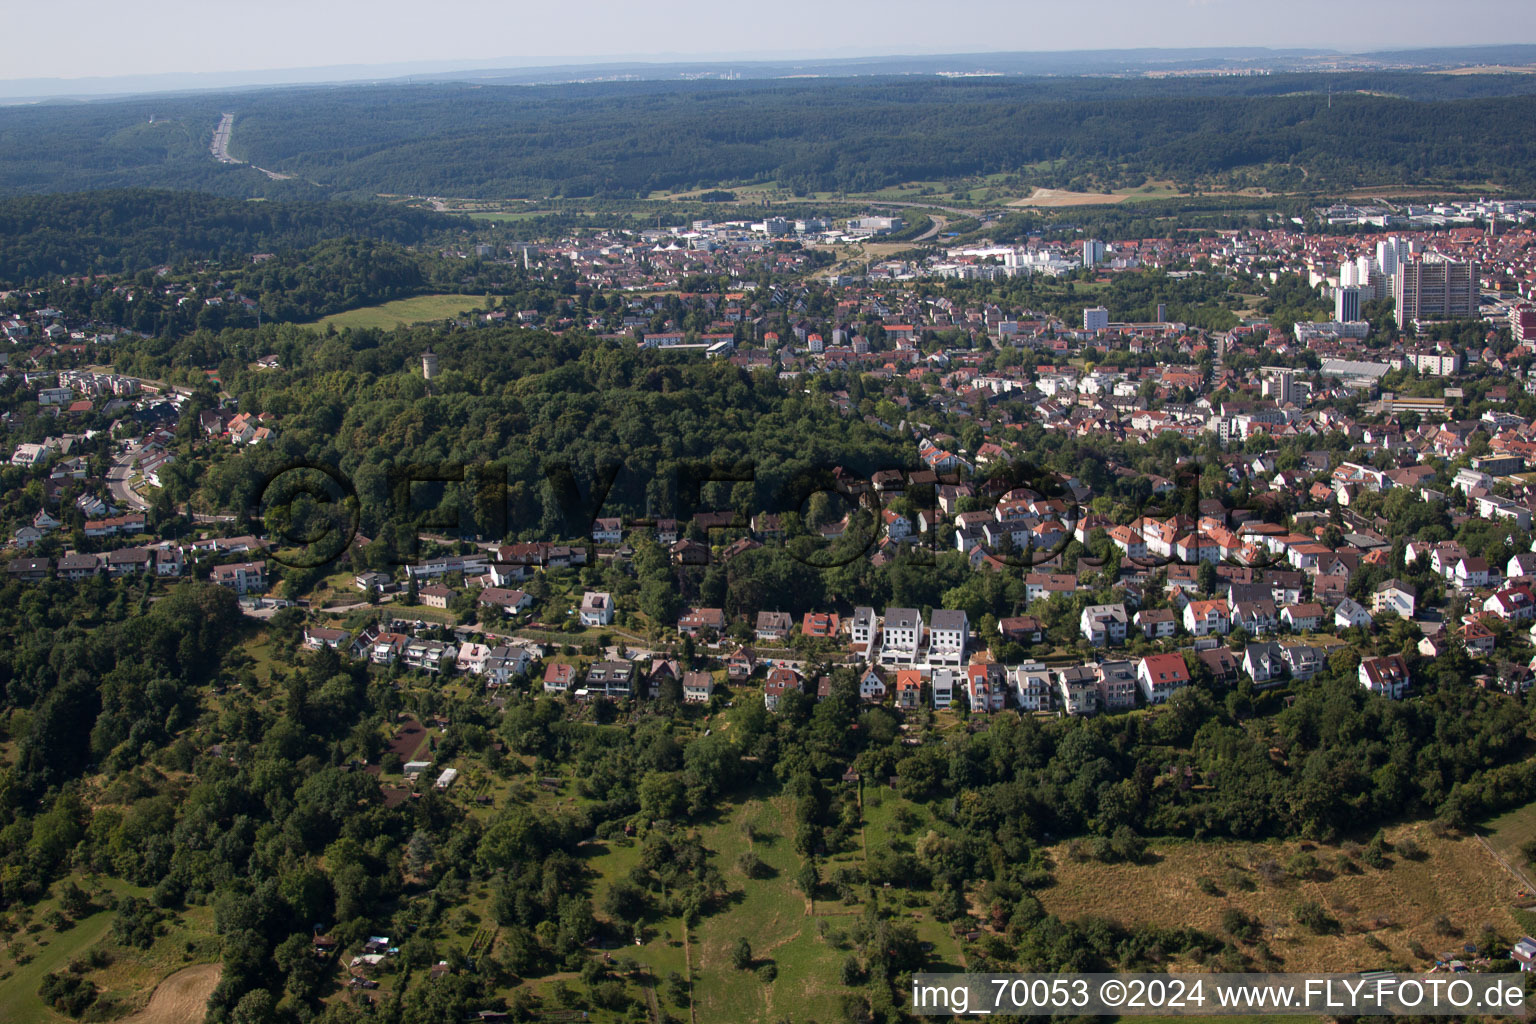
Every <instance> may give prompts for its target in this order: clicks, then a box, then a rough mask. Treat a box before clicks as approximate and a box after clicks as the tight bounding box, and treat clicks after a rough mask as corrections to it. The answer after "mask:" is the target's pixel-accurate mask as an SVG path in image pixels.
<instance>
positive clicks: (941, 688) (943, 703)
mask: <svg viewBox="0 0 1536 1024" xmlns="http://www.w3.org/2000/svg"><path fill="white" fill-rule="evenodd" d="M962 678H963V677H962V676H961V675H960V673H958V672H956V671H954V670H953V669H948V668H941V669H937V670H935V671H934V673H933V678H932V679H930V680H929V686H928V688H929V691H930V692H931V693H932V695H933V706H934V708H935V709H938V708H947V707H949V706H950V705H951V704H953V703H954V702H955V686H956V684H957V683H958V682H960V681H961V679H962Z"/></svg>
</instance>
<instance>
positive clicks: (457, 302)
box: [316, 295, 484, 330]
mask: <svg viewBox="0 0 1536 1024" xmlns="http://www.w3.org/2000/svg"><path fill="white" fill-rule="evenodd" d="M483 301H484V300H483V299H481V298H478V297H476V296H474V295H417V296H415V297H413V298H409V299H396V300H395V301H394V302H386V303H383V304H382V305H378V306H364V307H362V308H361V309H349V310H347V311H346V312H345V313H333V314H331V315H330V316H327V317H322V318H321V319H320V320H318V321H316V325H317V326H319V327H335V328H337V329H338V330H339V329H341V328H343V327H356V328H367V327H375V328H378V329H380V330H389V329H391V328H394V327H399V326H402V325H409V324H419V323H422V322H423V321H427V320H445V319H447V318H448V317H453V316H458V315H459V314H461V313H464V312H466V311H468V310H471V309H474V308H475V307H476V306H479V305H481V304H482V302H483Z"/></svg>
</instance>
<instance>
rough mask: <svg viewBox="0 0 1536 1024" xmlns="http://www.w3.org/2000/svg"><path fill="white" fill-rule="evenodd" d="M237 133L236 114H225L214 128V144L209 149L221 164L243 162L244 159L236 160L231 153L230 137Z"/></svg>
mask: <svg viewBox="0 0 1536 1024" xmlns="http://www.w3.org/2000/svg"><path fill="white" fill-rule="evenodd" d="M234 133H235V115H234V114H225V115H224V116H223V118H221V119H220V120H219V126H218V127H217V128H215V129H214V130H213V144H212V145H211V146H209V147H208V148H209V150H210V151H211V152H212V153H213V158H214V159H215V160H217V161H218V162H219V163H221V164H243V163H245V161H244V160H236V159H235V158H234V157H232V156H230V155H229V137H230V136H231V135H233V134H234Z"/></svg>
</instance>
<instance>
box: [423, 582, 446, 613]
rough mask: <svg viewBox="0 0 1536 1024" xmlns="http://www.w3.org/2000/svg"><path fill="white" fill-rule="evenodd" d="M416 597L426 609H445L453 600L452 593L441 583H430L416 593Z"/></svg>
mask: <svg viewBox="0 0 1536 1024" xmlns="http://www.w3.org/2000/svg"><path fill="white" fill-rule="evenodd" d="M416 596H417V597H418V598H419V599H420V600H421V603H422V604H424V605H426V606H427V607H428V608H447V607H448V602H449V601H452V600H453V591H451V590H449V589H448V588H447V587H445V586H443V585H442V584H441V583H432V584H429V585H428V586H425V587H422V588H421V589H419V590H417V591H416Z"/></svg>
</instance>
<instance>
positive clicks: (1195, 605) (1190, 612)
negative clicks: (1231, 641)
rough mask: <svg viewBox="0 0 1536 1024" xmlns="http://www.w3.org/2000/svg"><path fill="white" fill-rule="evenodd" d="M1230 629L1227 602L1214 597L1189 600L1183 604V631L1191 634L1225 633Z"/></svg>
mask: <svg viewBox="0 0 1536 1024" xmlns="http://www.w3.org/2000/svg"><path fill="white" fill-rule="evenodd" d="M1230 629H1231V620H1230V619H1229V618H1228V617H1227V602H1225V601H1222V600H1219V599H1216V600H1210V601H1191V602H1189V604H1187V605H1185V606H1184V631H1185V632H1186V633H1189V634H1190V635H1192V636H1209V635H1211V634H1218V635H1219V634H1225V633H1226V632H1228V631H1229V630H1230Z"/></svg>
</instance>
